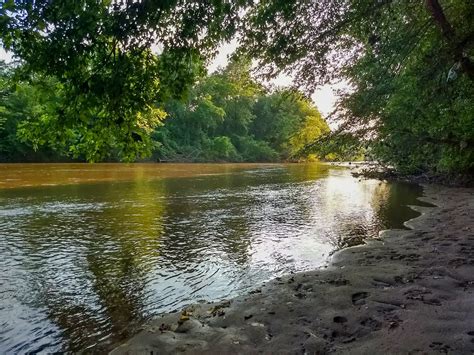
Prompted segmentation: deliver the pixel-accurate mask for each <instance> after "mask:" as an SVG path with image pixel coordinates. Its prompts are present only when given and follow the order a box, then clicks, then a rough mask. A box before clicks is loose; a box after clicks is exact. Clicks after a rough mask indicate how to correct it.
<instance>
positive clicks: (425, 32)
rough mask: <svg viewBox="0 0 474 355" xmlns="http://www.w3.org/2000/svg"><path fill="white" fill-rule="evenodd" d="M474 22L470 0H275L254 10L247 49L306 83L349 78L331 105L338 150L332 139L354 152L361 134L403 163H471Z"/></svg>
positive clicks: (364, 141)
mask: <svg viewBox="0 0 474 355" xmlns="http://www.w3.org/2000/svg"><path fill="white" fill-rule="evenodd" d="M473 23H474V6H473V4H472V3H471V2H469V1H464V0H426V1H408V2H403V1H352V2H346V1H332V0H322V1H314V2H313V1H311V2H310V1H283V0H269V1H263V2H259V4H258V5H257V6H256V7H254V8H253V9H252V10H250V11H249V13H248V17H247V19H246V22H245V24H244V30H245V31H246V36H245V37H244V43H243V46H242V50H243V51H244V52H246V53H247V54H248V55H250V56H253V57H257V58H259V66H258V68H260V73H261V74H262V75H264V76H265V77H273V76H275V75H277V74H278V73H279V72H281V71H284V72H291V73H293V74H294V76H295V77H296V80H297V84H298V85H300V87H303V88H305V89H306V90H308V91H312V90H313V89H314V87H315V85H317V84H318V83H327V82H330V81H331V80H333V79H334V78H339V79H340V78H345V79H346V80H347V81H348V82H349V83H350V85H351V87H352V89H353V90H352V92H351V93H349V94H346V95H344V96H343V98H342V99H341V101H340V102H339V105H338V108H337V111H336V112H335V114H334V117H335V119H336V120H337V121H338V122H339V124H340V128H339V136H340V137H338V138H336V137H335V135H332V137H330V138H332V139H327V142H329V144H330V145H331V144H332V148H330V150H332V151H333V152H334V144H333V143H335V142H337V143H343V147H344V144H346V143H348V142H350V144H351V146H352V148H351V150H352V151H353V152H354V151H355V150H354V149H356V148H355V147H354V146H353V143H354V141H357V140H358V141H359V142H360V145H362V147H363V148H364V149H365V148H367V149H369V151H370V152H371V154H372V155H374V156H375V158H377V159H378V160H380V161H382V162H384V163H386V164H391V165H394V166H395V167H397V168H398V170H400V171H402V172H405V173H417V172H426V171H428V172H432V173H436V174H440V173H443V174H444V173H453V172H461V173H469V172H472V170H473V168H474V159H473V158H474V152H473V149H474V144H473V143H474V119H473V117H474V102H473V100H472V97H474V65H473V63H472V58H473V56H474V40H473V39H474V26H473ZM320 143H321V142H318V144H317V147H318V148H320V147H323V146H324V145H322V144H320ZM346 147H347V146H346ZM343 150H345V151H347V149H343Z"/></svg>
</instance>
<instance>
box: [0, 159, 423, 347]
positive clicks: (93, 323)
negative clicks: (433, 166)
mask: <svg viewBox="0 0 474 355" xmlns="http://www.w3.org/2000/svg"><path fill="white" fill-rule="evenodd" d="M421 192H422V191H421V188H420V187H418V186H415V185H408V184H400V183H397V184H394V183H385V182H380V181H377V180H362V181H359V180H358V179H355V178H353V177H352V176H351V174H350V171H349V170H348V169H346V168H341V167H335V166H330V165H324V164H133V165H126V164H96V165H87V164H3V165H2V164H0V353H25V352H36V351H43V352H54V351H80V350H84V349H90V350H97V349H103V348H98V345H97V344H104V343H107V342H109V343H111V342H112V343H113V342H116V341H119V340H121V339H123V337H126V336H128V335H130V332H131V331H133V329H134V328H135V327H136V326H138V325H139V324H142V323H143V322H144V321H146V320H147V319H149V318H150V317H152V316H154V315H156V314H158V313H161V312H167V311H171V310H174V309H177V308H180V307H182V306H184V305H186V304H189V303H193V302H196V301H199V300H219V299H223V298H226V297H232V296H236V295H238V294H242V293H244V292H247V291H249V290H251V289H252V288H254V287H256V286H257V285H258V284H259V283H261V282H263V281H266V280H269V279H271V278H274V277H276V276H279V275H282V274H286V273H289V272H296V271H302V270H308V269H313V268H316V267H321V266H323V265H324V264H325V263H326V262H327V260H328V257H329V256H330V254H331V253H333V252H334V251H335V250H338V249H340V248H343V247H345V246H348V245H354V244H358V243H361V242H363V241H364V240H366V239H367V238H372V237H376V236H377V235H378V232H379V231H380V230H382V229H387V228H397V227H402V223H403V221H406V220H408V219H410V218H413V217H415V216H416V215H417V213H415V212H414V211H412V210H411V209H409V208H408V207H406V205H407V204H416V203H417V202H416V197H418V196H420V195H421Z"/></svg>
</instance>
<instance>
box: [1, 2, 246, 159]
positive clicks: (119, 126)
mask: <svg viewBox="0 0 474 355" xmlns="http://www.w3.org/2000/svg"><path fill="white" fill-rule="evenodd" d="M245 3H246V1H237V2H232V3H230V2H227V1H185V0H171V1H126V2H123V1H112V0H101V1H97V0H81V1H72V2H71V1H66V2H65V1H59V0H53V1H50V0H39V1H34V2H28V1H24V2H15V1H13V0H8V1H6V2H4V3H3V4H2V7H1V9H0V38H1V40H2V42H3V45H4V46H5V48H6V49H8V50H11V51H13V53H14V54H15V55H16V56H18V57H19V58H21V59H22V60H23V61H24V63H25V66H24V69H25V70H27V71H28V72H30V73H32V72H33V73H39V74H41V75H45V76H48V77H55V78H57V80H58V81H59V82H60V84H61V85H62V86H63V89H62V90H63V96H64V101H63V104H62V105H61V107H59V108H58V110H57V111H58V117H59V119H60V125H57V126H55V127H50V128H48V129H53V128H54V129H57V132H56V133H57V135H59V136H61V137H66V138H64V139H69V137H68V135H69V132H70V131H71V130H72V131H74V132H76V134H78V136H77V137H76V138H75V142H76V143H75V144H73V145H72V146H71V148H72V151H73V153H74V154H76V155H78V154H79V155H80V154H85V155H86V156H87V158H88V160H91V161H94V160H99V159H104V158H106V157H108V156H109V155H110V154H109V153H110V152H111V151H114V152H117V151H118V152H119V153H118V154H119V156H120V158H121V159H123V160H133V159H135V158H136V157H141V156H145V155H147V154H149V153H150V152H151V146H150V144H151V140H150V139H149V134H150V132H152V131H153V130H154V128H155V127H157V125H159V123H160V122H161V121H162V120H163V118H164V112H163V111H162V110H161V109H159V108H156V106H155V105H156V103H158V107H160V106H161V105H162V104H163V103H164V102H165V101H167V100H168V99H170V98H173V97H181V96H182V95H183V94H184V93H185V91H186V89H187V88H188V87H189V86H190V85H191V84H192V83H193V82H194V81H195V80H196V79H197V78H198V77H199V76H200V75H202V73H203V68H204V64H205V62H206V60H207V59H209V58H210V57H211V56H212V55H213V53H214V51H215V48H216V46H217V44H218V43H219V42H220V41H221V40H223V39H229V38H230V36H231V35H232V34H233V33H234V31H235V27H236V21H237V20H238V18H239V9H240V7H241V6H243V5H244V4H245ZM154 45H157V46H158V47H159V49H158V50H157V51H156V50H155V51H154V50H153V46H154ZM38 124H40V122H38ZM35 135H36V132H35V131H32V132H30V135H29V136H28V137H29V139H32V140H34V139H37V140H38V139H39V137H36V138H35ZM50 143H53V142H50Z"/></svg>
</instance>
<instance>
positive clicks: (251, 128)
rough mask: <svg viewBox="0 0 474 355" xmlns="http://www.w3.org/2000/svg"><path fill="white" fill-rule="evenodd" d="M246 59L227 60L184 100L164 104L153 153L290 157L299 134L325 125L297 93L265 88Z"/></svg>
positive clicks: (192, 157)
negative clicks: (250, 72) (163, 114)
mask: <svg viewBox="0 0 474 355" xmlns="http://www.w3.org/2000/svg"><path fill="white" fill-rule="evenodd" d="M249 69H250V63H249V62H248V61H237V60H234V61H231V62H230V63H229V65H228V66H227V67H226V68H225V69H221V70H220V71H218V72H216V73H214V74H212V75H210V76H208V77H206V78H204V79H203V80H202V81H201V82H200V83H198V84H197V85H196V86H195V87H194V88H193V89H192V90H191V95H190V97H189V98H188V100H187V101H185V102H183V101H173V102H170V103H169V104H168V105H167V106H166V110H167V112H168V118H167V119H166V122H165V124H164V126H162V127H160V128H158V129H157V131H156V133H155V135H154V139H156V140H157V141H158V142H159V143H160V148H159V149H158V151H157V158H158V159H160V160H182V161H222V160H225V161H278V160H286V159H291V158H293V156H294V155H295V154H296V153H297V152H298V150H299V149H300V148H301V147H302V143H301V142H302V140H304V139H305V137H308V136H311V137H312V138H317V137H318V136H319V135H321V134H323V133H326V132H328V131H329V128H328V126H327V124H326V122H325V121H324V120H323V119H322V117H321V115H320V113H319V112H318V110H317V109H316V108H315V107H314V106H313V104H312V103H311V102H310V101H309V100H308V99H306V98H305V97H304V96H303V95H302V94H300V93H297V92H291V91H286V90H282V91H275V92H267V91H266V90H265V89H264V88H263V87H261V86H260V85H259V84H258V83H257V82H256V81H255V80H254V79H252V78H251V76H250V74H249Z"/></svg>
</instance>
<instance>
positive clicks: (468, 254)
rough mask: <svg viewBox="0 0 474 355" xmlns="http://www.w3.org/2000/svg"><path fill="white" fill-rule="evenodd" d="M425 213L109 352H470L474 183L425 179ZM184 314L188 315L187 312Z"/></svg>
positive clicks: (473, 338) (173, 318) (473, 337)
mask: <svg viewBox="0 0 474 355" xmlns="http://www.w3.org/2000/svg"><path fill="white" fill-rule="evenodd" d="M422 200H423V201H426V202H430V203H433V204H435V205H437V206H438V207H433V208H430V207H414V208H415V209H416V210H418V211H420V212H422V213H423V214H422V215H421V216H420V217H418V218H416V219H413V220H411V221H409V222H407V223H406V225H407V226H409V227H410V228H413V230H390V231H386V232H384V233H383V234H382V235H381V239H380V240H375V241H371V242H370V243H369V244H367V245H363V246H358V247H352V248H348V249H345V250H342V251H340V252H338V253H337V254H335V255H334V257H333V259H332V260H331V266H330V267H329V268H327V269H321V270H315V271H312V272H306V273H299V274H294V275H288V276H287V277H285V278H282V279H277V280H273V281H271V282H268V283H267V284H265V285H263V286H262V287H261V288H260V289H258V290H257V291H255V292H254V293H252V294H250V295H246V296H242V297H239V298H236V299H233V300H231V301H228V302H220V303H215V304H199V305H194V306H190V307H188V308H187V311H186V313H185V314H184V315H183V314H181V313H175V314H168V315H164V316H162V317H158V318H157V319H155V320H154V321H152V322H151V323H149V324H147V325H146V326H144V327H143V330H142V331H141V332H140V333H139V334H137V335H136V336H135V337H133V338H132V339H130V340H128V341H127V342H126V343H124V344H122V345H121V346H119V347H118V348H116V349H115V350H113V351H112V354H148V355H149V354H151V353H152V352H153V354H165V353H176V352H185V353H193V354H195V353H212V354H215V353H245V354H248V353H261V352H263V353H300V354H301V353H306V354H320V353H331V352H335V353H350V354H380V353H390V354H398V353H404V354H408V353H410V354H418V353H420V354H425V353H452V354H472V353H473V352H474V190H473V189H461V188H446V187H436V186H426V187H425V197H423V198H422ZM188 318H189V319H188Z"/></svg>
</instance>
